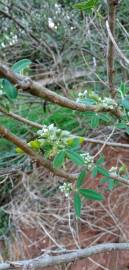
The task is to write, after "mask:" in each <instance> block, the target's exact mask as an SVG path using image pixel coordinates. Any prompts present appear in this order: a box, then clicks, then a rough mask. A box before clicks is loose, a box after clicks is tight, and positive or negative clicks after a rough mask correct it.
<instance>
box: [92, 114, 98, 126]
mask: <svg viewBox="0 0 129 270" xmlns="http://www.w3.org/2000/svg"><path fill="white" fill-rule="evenodd" d="M90 126H91V128H97V127H98V126H99V116H98V115H95V116H93V117H92V118H91V124H90Z"/></svg>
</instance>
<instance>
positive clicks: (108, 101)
mask: <svg viewBox="0 0 129 270" xmlns="http://www.w3.org/2000/svg"><path fill="white" fill-rule="evenodd" d="M100 103H101V104H102V105H103V107H104V108H105V109H111V110H112V109H114V108H116V107H117V103H116V101H115V100H114V99H112V98H110V97H105V98H104V99H101V102H100Z"/></svg>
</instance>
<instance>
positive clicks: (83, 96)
mask: <svg viewBox="0 0 129 270" xmlns="http://www.w3.org/2000/svg"><path fill="white" fill-rule="evenodd" d="M87 94H88V92H87V90H85V91H84V92H79V93H78V98H77V99H76V102H82V101H83V100H84V99H86V98H87Z"/></svg>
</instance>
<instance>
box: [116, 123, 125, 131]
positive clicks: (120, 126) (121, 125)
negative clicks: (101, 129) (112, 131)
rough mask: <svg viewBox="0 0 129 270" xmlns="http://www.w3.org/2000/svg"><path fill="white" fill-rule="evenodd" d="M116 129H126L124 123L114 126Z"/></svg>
mask: <svg viewBox="0 0 129 270" xmlns="http://www.w3.org/2000/svg"><path fill="white" fill-rule="evenodd" d="M116 127H117V128H121V129H124V128H126V123H125V122H120V123H118V124H117V125H116Z"/></svg>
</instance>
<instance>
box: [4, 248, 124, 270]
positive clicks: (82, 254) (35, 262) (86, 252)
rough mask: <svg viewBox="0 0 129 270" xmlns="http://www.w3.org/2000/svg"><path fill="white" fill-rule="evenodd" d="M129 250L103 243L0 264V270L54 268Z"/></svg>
mask: <svg viewBox="0 0 129 270" xmlns="http://www.w3.org/2000/svg"><path fill="white" fill-rule="evenodd" d="M116 250H117V251H122V250H129V243H105V244H100V245H96V246H92V247H88V248H84V249H78V250H76V251H74V252H69V253H65V254H61V255H56V256H51V255H48V254H46V255H43V256H40V257H37V258H35V259H28V260H21V261H13V262H12V261H11V262H10V261H9V262H7V263H6V262H5V263H0V270H7V269H12V268H14V269H15V268H16V269H17V267H19V268H20V267H21V268H23V269H40V268H44V267H48V266H54V265H59V264H64V263H65V264H66V263H69V262H73V261H77V260H80V259H84V258H87V257H90V256H92V255H95V254H99V253H105V252H112V251H116Z"/></svg>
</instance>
